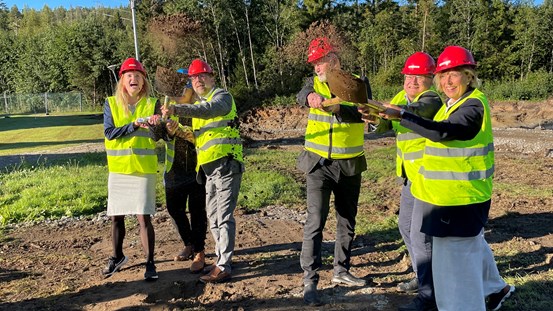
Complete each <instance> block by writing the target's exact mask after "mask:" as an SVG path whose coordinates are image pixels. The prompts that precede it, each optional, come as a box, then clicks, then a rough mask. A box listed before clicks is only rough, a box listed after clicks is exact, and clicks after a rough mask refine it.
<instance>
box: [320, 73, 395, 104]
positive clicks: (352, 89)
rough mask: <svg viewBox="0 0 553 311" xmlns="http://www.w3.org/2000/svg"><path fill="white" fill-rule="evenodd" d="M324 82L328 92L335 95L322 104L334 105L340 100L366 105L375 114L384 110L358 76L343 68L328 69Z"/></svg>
mask: <svg viewBox="0 0 553 311" xmlns="http://www.w3.org/2000/svg"><path fill="white" fill-rule="evenodd" d="M326 82H327V83H328V88H329V89H330V92H331V93H332V94H334V95H336V97H334V98H330V99H327V100H325V101H323V103H322V104H323V106H325V107H327V106H332V105H336V104H338V103H340V102H342V101H347V102H351V103H354V104H355V105H357V106H368V107H369V108H371V109H374V110H375V114H376V115H378V112H380V111H384V110H386V107H384V106H382V104H380V103H378V102H376V101H373V100H372V98H371V97H372V92H371V91H370V85H369V89H367V84H368V83H365V81H363V80H362V79H360V78H357V77H355V76H353V75H352V74H350V73H348V72H346V71H343V70H330V71H328V72H327V74H326Z"/></svg>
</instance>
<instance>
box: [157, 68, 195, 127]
mask: <svg viewBox="0 0 553 311" xmlns="http://www.w3.org/2000/svg"><path fill="white" fill-rule="evenodd" d="M187 83H188V75H187V74H180V73H178V72H177V71H176V70H173V69H170V68H166V67H161V66H158V67H157V68H156V80H155V83H154V88H155V90H156V92H158V93H160V94H161V95H165V100H164V102H163V106H164V107H165V108H167V105H169V97H180V96H184V97H189V98H188V101H186V100H184V101H183V102H189V101H190V100H191V99H192V96H193V95H194V90H192V89H191V88H189V87H186V85H187ZM166 119H167V116H163V117H162V120H163V121H165V120H166Z"/></svg>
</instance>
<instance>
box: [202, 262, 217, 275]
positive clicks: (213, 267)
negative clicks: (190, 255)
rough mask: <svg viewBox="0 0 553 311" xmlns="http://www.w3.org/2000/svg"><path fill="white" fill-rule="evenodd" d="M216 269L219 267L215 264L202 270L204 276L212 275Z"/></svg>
mask: <svg viewBox="0 0 553 311" xmlns="http://www.w3.org/2000/svg"><path fill="white" fill-rule="evenodd" d="M215 267H217V266H216V265H215V264H210V265H206V266H205V267H204V268H203V269H202V274H209V273H211V271H213V269H215Z"/></svg>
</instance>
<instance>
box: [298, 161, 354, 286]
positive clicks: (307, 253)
mask: <svg viewBox="0 0 553 311" xmlns="http://www.w3.org/2000/svg"><path fill="white" fill-rule="evenodd" d="M360 187H361V174H357V175H354V176H344V175H340V179H339V181H338V182H335V181H334V180H333V178H332V177H331V172H329V171H328V170H327V169H326V168H325V167H318V168H316V169H315V170H314V171H313V172H311V173H309V174H307V220H306V222H305V225H304V227H303V243H302V248H301V255H300V265H301V267H302V269H303V271H304V274H303V283H304V284H305V285H308V284H317V283H318V282H319V274H318V270H319V269H320V268H321V266H322V259H321V246H322V241H323V229H324V226H325V223H326V219H327V216H328V212H329V209H330V194H331V193H334V197H335V198H334V205H335V206H334V208H335V210H336V242H335V244H334V263H333V265H334V275H339V274H342V273H345V272H347V271H348V270H349V268H350V258H351V247H352V243H353V237H354V235H355V216H356V215H357V203H358V200H359V191H360Z"/></svg>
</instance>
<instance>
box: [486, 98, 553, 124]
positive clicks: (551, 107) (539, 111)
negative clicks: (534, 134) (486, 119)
mask: <svg viewBox="0 0 553 311" xmlns="http://www.w3.org/2000/svg"><path fill="white" fill-rule="evenodd" d="M490 106H491V109H492V125H493V127H497V128H506V127H523V128H542V127H544V128H548V127H550V126H551V124H552V122H553V99H549V100H547V101H543V102H519V101H516V102H493V103H491V104H490Z"/></svg>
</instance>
